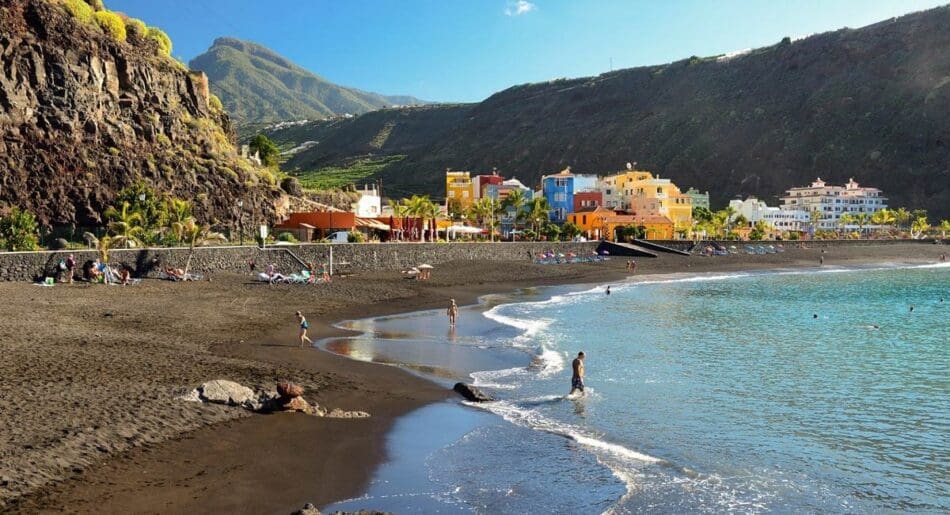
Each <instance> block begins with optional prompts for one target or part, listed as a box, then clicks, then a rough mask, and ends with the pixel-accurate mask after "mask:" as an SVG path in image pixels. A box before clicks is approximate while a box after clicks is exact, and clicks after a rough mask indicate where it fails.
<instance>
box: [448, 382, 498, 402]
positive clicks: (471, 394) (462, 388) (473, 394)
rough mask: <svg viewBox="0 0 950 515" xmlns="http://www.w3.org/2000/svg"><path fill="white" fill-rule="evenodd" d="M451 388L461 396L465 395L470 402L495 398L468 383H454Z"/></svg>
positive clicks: (488, 400)
mask: <svg viewBox="0 0 950 515" xmlns="http://www.w3.org/2000/svg"><path fill="white" fill-rule="evenodd" d="M452 389H453V390H455V391H456V392H457V393H458V394H459V395H461V396H462V397H465V399H467V400H469V401H472V402H491V401H493V400H495V399H494V398H492V396H491V395H488V394H487V393H485V392H483V391H481V390H479V389H478V387H477V386H473V385H470V384H465V383H455V387H453V388H452Z"/></svg>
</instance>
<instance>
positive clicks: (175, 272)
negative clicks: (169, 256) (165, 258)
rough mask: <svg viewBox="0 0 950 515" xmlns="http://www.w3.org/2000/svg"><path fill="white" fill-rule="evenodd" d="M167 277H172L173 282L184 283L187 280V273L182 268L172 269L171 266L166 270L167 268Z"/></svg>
mask: <svg viewBox="0 0 950 515" xmlns="http://www.w3.org/2000/svg"><path fill="white" fill-rule="evenodd" d="M165 275H167V276H168V277H170V278H171V279H172V280H174V281H184V280H185V271H184V270H182V269H181V268H172V267H170V266H169V267H166V268H165Z"/></svg>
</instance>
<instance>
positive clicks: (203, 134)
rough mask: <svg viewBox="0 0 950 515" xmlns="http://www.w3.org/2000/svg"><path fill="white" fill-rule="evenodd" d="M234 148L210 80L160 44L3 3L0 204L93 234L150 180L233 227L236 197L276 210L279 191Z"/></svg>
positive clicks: (53, 7) (28, 1)
mask: <svg viewBox="0 0 950 515" xmlns="http://www.w3.org/2000/svg"><path fill="white" fill-rule="evenodd" d="M231 139H232V136H231V126H230V122H229V120H228V117H227V115H226V114H225V113H224V112H222V111H220V110H219V109H216V108H215V106H214V103H213V102H210V95H209V93H208V83H207V78H206V77H205V76H204V75H203V74H200V73H197V74H195V73H190V72H188V71H187V70H186V69H185V68H184V67H183V66H182V65H180V63H177V62H176V61H174V60H173V59H171V58H169V57H166V56H162V55H159V52H158V51H157V48H156V46H155V44H154V42H152V41H147V40H143V39H138V38H135V37H134V36H131V35H130V37H129V40H128V41H127V42H119V41H116V40H114V39H112V38H111V37H110V36H108V35H106V34H105V33H103V32H102V31H101V30H99V29H98V27H97V26H95V25H88V24H84V23H82V22H80V21H78V20H77V19H75V18H73V17H72V16H71V15H70V14H69V13H67V12H66V11H65V10H64V9H63V8H62V7H61V6H60V5H59V4H58V3H56V2H51V1H49V0H4V2H3V4H2V5H0V205H3V204H8V205H9V204H13V205H19V206H20V207H22V208H25V209H27V210H29V211H32V212H33V213H34V214H36V215H37V217H38V219H39V220H40V221H41V222H42V223H44V224H57V223H76V224H80V225H85V224H95V223H97V222H98V221H99V213H101V212H102V211H103V210H104V209H105V208H106V207H108V206H109V205H110V204H111V201H112V198H113V196H114V195H115V193H116V192H117V191H119V190H120V189H122V188H123V187H126V186H128V185H130V184H132V183H134V182H136V181H138V180H145V181H146V182H148V183H150V184H151V185H152V186H153V187H155V188H157V189H159V190H160V191H163V192H167V193H169V194H171V195H174V196H176V197H179V198H184V199H189V200H193V201H194V204H195V211H196V214H197V215H198V216H199V217H201V218H203V219H206V220H209V221H214V220H228V219H231V218H234V217H235V216H236V215H237V212H236V211H234V209H235V207H234V206H235V205H236V199H238V198H241V199H244V200H245V201H246V202H247V203H248V204H251V203H252V202H253V203H255V204H261V205H268V206H272V205H273V200H274V199H275V198H276V197H277V193H276V191H275V190H274V189H273V187H272V186H271V185H269V184H263V183H262V181H261V179H260V178H259V174H258V172H257V171H256V170H254V169H253V168H252V167H251V166H250V165H249V163H247V162H246V161H245V160H243V159H241V158H240V157H239V156H237V154H236V153H235V151H234V148H233V146H232V145H231ZM255 201H256V202H255ZM270 209H272V207H267V208H264V211H265V212H266V211H268V210H270Z"/></svg>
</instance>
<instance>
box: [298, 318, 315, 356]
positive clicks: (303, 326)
mask: <svg viewBox="0 0 950 515" xmlns="http://www.w3.org/2000/svg"><path fill="white" fill-rule="evenodd" d="M297 321H298V322H300V346H301V347H303V344H304V342H307V343H309V344H310V345H313V340H311V339H310V338H308V337H307V329H309V328H310V324H309V323H307V318H306V317H305V316H303V313H301V312H299V311H298V312H297Z"/></svg>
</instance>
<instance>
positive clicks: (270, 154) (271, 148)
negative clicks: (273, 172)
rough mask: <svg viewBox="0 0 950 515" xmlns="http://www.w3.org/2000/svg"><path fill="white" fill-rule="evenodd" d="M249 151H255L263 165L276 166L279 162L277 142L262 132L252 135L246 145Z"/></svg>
mask: <svg viewBox="0 0 950 515" xmlns="http://www.w3.org/2000/svg"><path fill="white" fill-rule="evenodd" d="M248 147H249V148H250V149H251V152H257V153H258V156H259V157H260V158H261V163H262V164H263V165H264V166H277V165H278V164H279V162H280V149H279V148H277V144H276V143H274V142H273V141H271V140H270V138H268V137H267V136H265V135H263V134H258V135H257V136H254V139H252V140H251V143H250V144H249V145H248Z"/></svg>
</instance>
